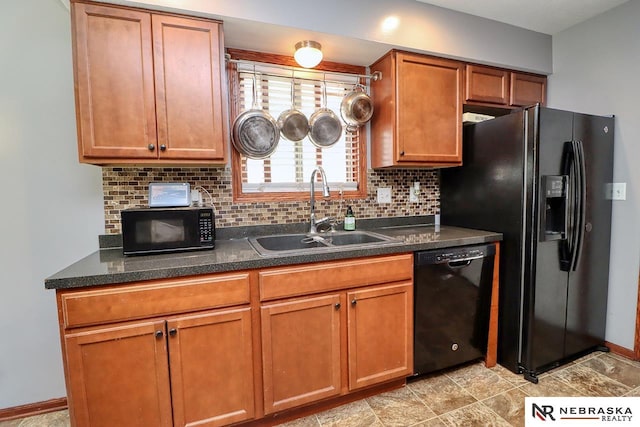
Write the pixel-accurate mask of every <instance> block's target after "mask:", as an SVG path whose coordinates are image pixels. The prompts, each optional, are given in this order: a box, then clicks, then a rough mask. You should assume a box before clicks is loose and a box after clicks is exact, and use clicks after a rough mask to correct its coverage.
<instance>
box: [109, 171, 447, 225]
mask: <svg viewBox="0 0 640 427" xmlns="http://www.w3.org/2000/svg"><path fill="white" fill-rule="evenodd" d="M438 179H439V174H438V171H437V170H432V169H392V170H371V169H370V170H369V171H368V172H367V180H368V183H367V193H368V194H367V198H366V199H347V198H345V199H344V200H329V201H327V200H322V198H318V199H316V216H317V217H318V218H322V217H325V216H333V217H336V218H337V219H338V220H340V221H341V220H342V219H343V218H344V213H345V211H346V208H347V205H350V206H352V208H353V212H354V214H355V216H356V218H377V217H397V216H415V215H433V214H436V213H438V212H439V211H440V190H439V188H440V187H439V181H438ZM416 181H419V182H420V195H419V201H418V203H413V202H409V187H410V186H411V185H412V184H413V182H416ZM150 182H188V183H189V184H190V185H191V188H192V189H194V188H195V189H198V188H199V187H201V188H204V189H206V191H208V192H209V194H211V199H213V205H214V206H215V213H216V226H217V227H234V226H247V225H260V224H284V223H298V222H307V221H308V220H309V201H308V200H301V201H285V202H255V203H234V202H233V195H232V191H231V169H230V168H229V167H225V168H199V167H191V168H184V167H180V168H155V167H154V168H150V167H103V168H102V187H103V193H104V214H105V233H106V234H118V233H120V211H121V210H123V209H127V208H133V207H141V206H146V205H147V203H148V191H149V183H150ZM379 187H391V188H392V198H391V203H385V204H379V203H378V202H377V189H378V188H379ZM201 193H202V196H203V200H204V202H205V204H206V205H209V204H210V203H211V199H210V198H209V197H208V196H207V194H206V193H205V192H203V191H201ZM305 195H306V194H305Z"/></svg>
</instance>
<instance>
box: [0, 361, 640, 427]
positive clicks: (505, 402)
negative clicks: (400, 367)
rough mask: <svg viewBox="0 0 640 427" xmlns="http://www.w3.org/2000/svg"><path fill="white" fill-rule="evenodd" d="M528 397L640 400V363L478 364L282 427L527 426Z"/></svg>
mask: <svg viewBox="0 0 640 427" xmlns="http://www.w3.org/2000/svg"><path fill="white" fill-rule="evenodd" d="M525 396H637V397H640V362H634V361H631V360H628V359H625V358H623V357H620V356H616V355H614V354H606V353H599V352H596V353H592V354H590V355H588V356H585V357H584V358H582V359H579V360H577V361H575V362H573V363H570V364H568V365H565V366H562V367H560V368H557V369H555V370H553V371H551V372H548V373H546V374H543V375H541V376H540V382H539V383H538V384H537V385H535V384H531V383H529V382H528V381H525V380H524V379H523V378H522V376H521V375H515V374H513V373H512V372H510V371H508V370H507V369H505V368H503V367H501V366H496V367H494V368H491V369H487V368H485V367H484V365H483V364H482V363H473V364H471V365H467V366H463V367H461V368H458V369H454V370H450V371H447V372H443V373H440V374H437V375H432V376H427V377H424V378H420V379H416V380H412V381H409V382H408V384H407V386H406V387H402V388H400V389H397V390H394V391H391V392H388V393H384V394H380V395H377V396H373V397H369V398H367V399H363V400H360V401H357V402H353V403H350V404H347V405H344V406H340V407H337V408H334V409H331V410H328V411H325V412H321V413H318V414H315V415H311V416H309V417H306V418H301V419H298V420H295V421H291V422H289V423H286V424H283V425H282V427H327V426H335V427H356V426H362V427H370V426H377V427H383V426H394V427H405V426H406V427H409V426H415V427H447V426H470V427H475V426H478V427H486V426H506V427H508V426H524V398H525ZM68 425H69V415H68V413H67V411H60V412H54V413H50V414H46V415H39V416H35V417H29V418H24V419H19V420H12V421H4V422H3V421H0V427H18V426H20V427H27V426H28V427H32V426H38V427H39V426H46V427H66V426H68Z"/></svg>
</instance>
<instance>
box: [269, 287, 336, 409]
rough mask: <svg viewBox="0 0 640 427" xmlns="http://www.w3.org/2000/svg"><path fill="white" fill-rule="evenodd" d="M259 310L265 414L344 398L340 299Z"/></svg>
mask: <svg viewBox="0 0 640 427" xmlns="http://www.w3.org/2000/svg"><path fill="white" fill-rule="evenodd" d="M261 310H262V311H261V317H262V357H263V360H262V362H263V380H264V410H265V413H267V414H270V413H273V412H276V411H281V410H284V409H287V408H292V407H294V406H299V405H303V404H305V403H310V402H314V401H316V400H320V399H323V398H326V397H330V396H335V395H338V394H340V310H341V308H340V296H339V295H328V296H320V297H315V298H306V299H301V300H296V301H287V302H282V303H275V304H271V305H267V306H263V307H262V308H261Z"/></svg>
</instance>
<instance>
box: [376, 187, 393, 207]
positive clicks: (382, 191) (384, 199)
mask: <svg viewBox="0 0 640 427" xmlns="http://www.w3.org/2000/svg"><path fill="white" fill-rule="evenodd" d="M378 203H391V187H382V188H378Z"/></svg>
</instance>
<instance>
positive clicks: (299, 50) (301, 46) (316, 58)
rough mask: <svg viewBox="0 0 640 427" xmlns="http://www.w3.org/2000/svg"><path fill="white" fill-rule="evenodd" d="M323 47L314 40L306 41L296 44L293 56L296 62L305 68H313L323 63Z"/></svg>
mask: <svg viewBox="0 0 640 427" xmlns="http://www.w3.org/2000/svg"><path fill="white" fill-rule="evenodd" d="M321 48H322V46H321V45H320V43H318V42H314V41H313V40H304V41H301V42H298V43H296V52H295V53H294V54H293V57H294V58H295V60H296V62H297V63H298V64H300V66H301V67H304V68H313V67H315V66H316V65H318V64H319V63H320V61H322V50H321Z"/></svg>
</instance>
